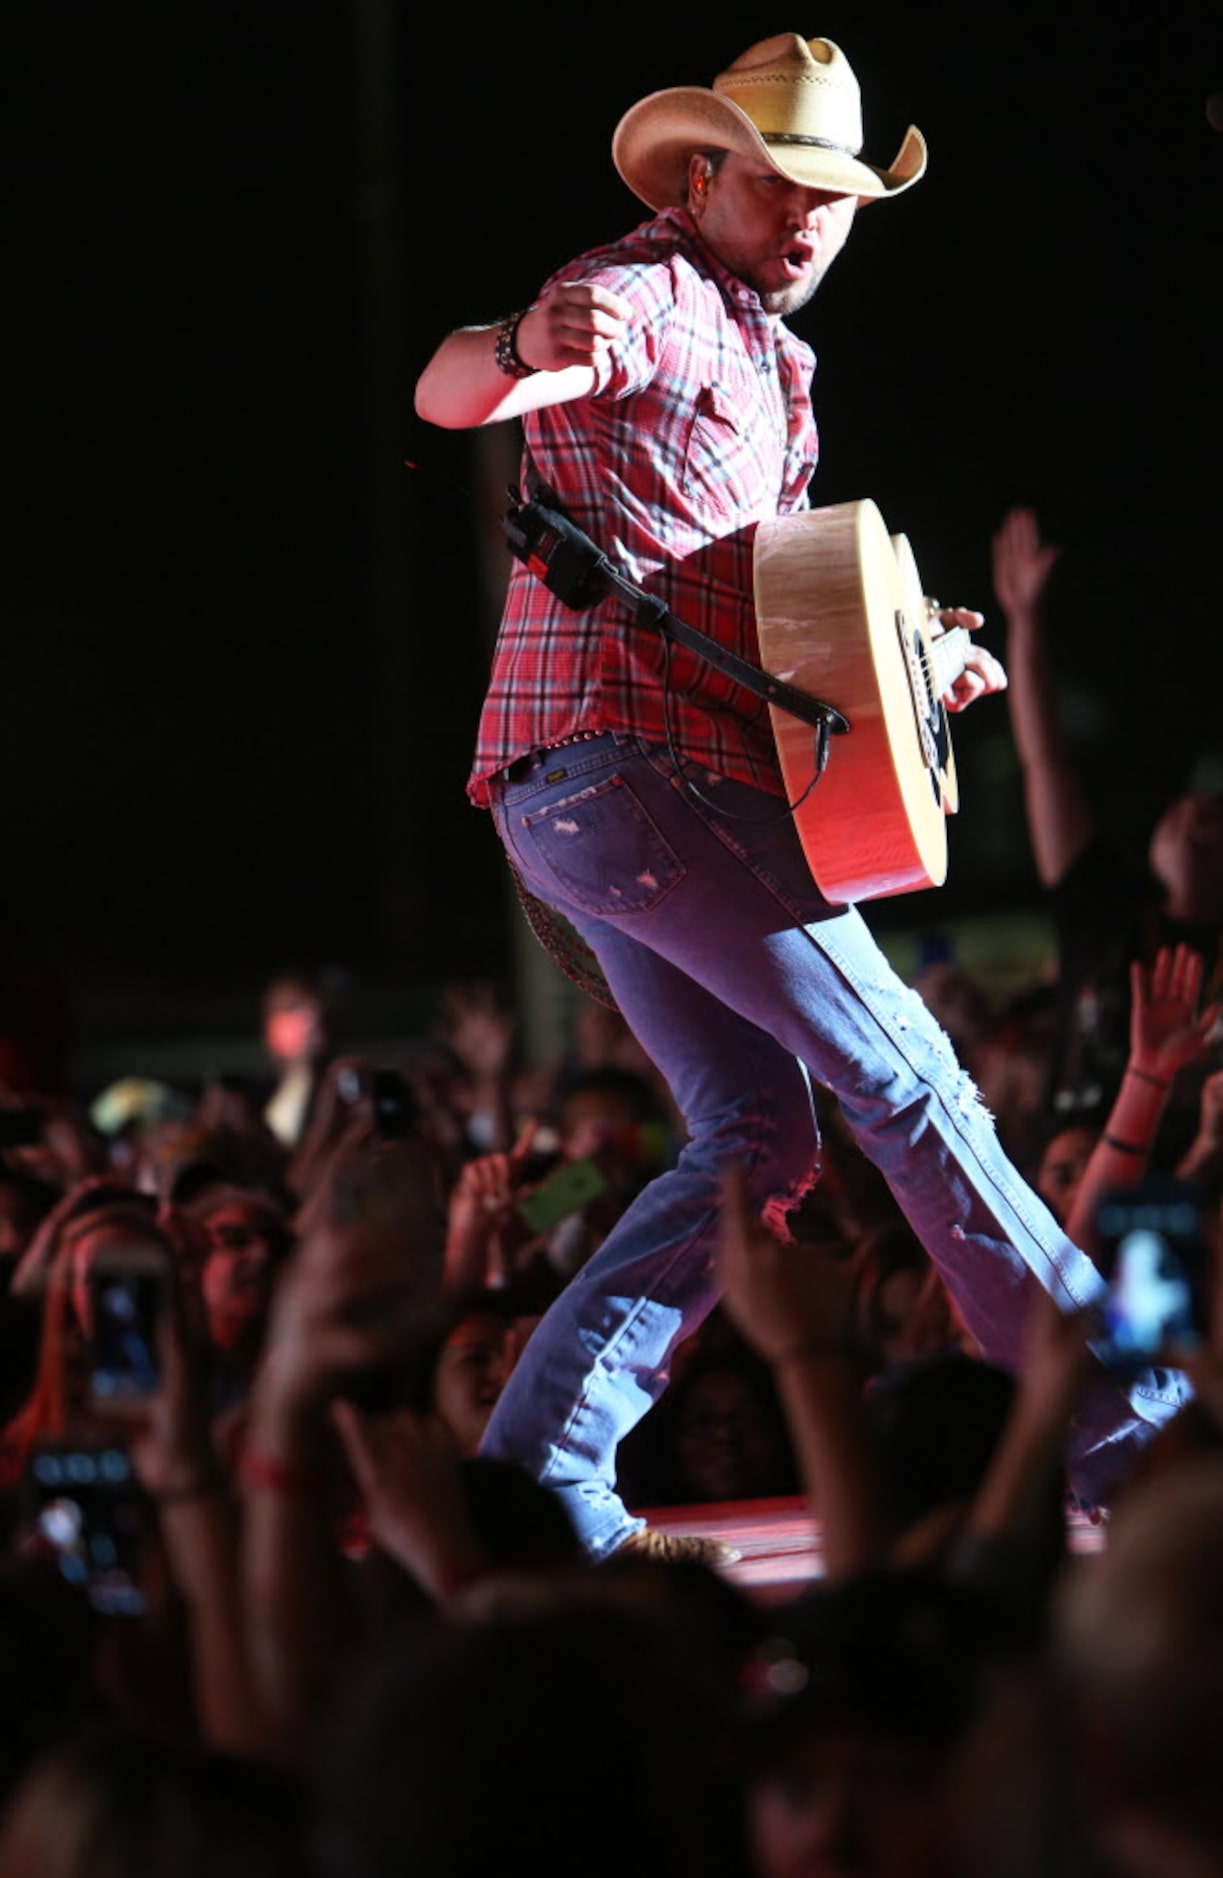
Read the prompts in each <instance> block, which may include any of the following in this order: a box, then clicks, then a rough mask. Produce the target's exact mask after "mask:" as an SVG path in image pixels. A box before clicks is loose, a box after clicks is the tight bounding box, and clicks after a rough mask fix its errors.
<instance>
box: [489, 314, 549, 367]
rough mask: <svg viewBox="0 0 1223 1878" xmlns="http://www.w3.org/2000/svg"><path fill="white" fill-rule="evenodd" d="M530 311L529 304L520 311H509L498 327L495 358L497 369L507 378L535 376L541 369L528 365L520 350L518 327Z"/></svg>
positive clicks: (494, 345)
mask: <svg viewBox="0 0 1223 1878" xmlns="http://www.w3.org/2000/svg"><path fill="white" fill-rule="evenodd" d="M530 311H531V308H530V307H529V306H524V307H523V309H522V311H521V312H520V313H507V314H506V316H505V318H504V319H503V320H502V321H501V324H500V325H499V326H498V328H497V337H496V339H495V341H494V343H493V358H494V359H495V360H496V363H497V370H498V371H499V372H504V373H505V375H506V377H507V378H533V377H534V376H535V373H536V372H537V371H538V369H539V368H538V366H535V365H528V364H527V362H526V360H525V359H524V358H523V356H522V354H521V353H520V352H519V350H518V328H519V327H520V326H521V325H522V322H523V320H524V319H525V318H526V316H527V314H528V313H529V312H530Z"/></svg>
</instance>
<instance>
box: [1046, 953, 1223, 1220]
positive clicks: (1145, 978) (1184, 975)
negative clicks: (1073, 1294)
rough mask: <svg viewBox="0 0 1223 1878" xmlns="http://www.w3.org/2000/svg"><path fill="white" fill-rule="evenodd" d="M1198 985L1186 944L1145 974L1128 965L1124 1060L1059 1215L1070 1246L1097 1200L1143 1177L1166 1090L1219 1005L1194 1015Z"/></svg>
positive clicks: (1198, 1052)
mask: <svg viewBox="0 0 1223 1878" xmlns="http://www.w3.org/2000/svg"><path fill="white" fill-rule="evenodd" d="M1202 979H1203V962H1202V956H1201V954H1200V953H1199V952H1196V951H1194V949H1193V948H1192V947H1191V946H1187V945H1178V946H1162V947H1161V948H1160V950H1159V951H1158V952H1157V953H1156V955H1155V958H1154V960H1153V962H1152V964H1151V965H1150V966H1149V967H1148V966H1145V965H1143V964H1142V963H1141V962H1140V961H1139V960H1134V961H1132V962H1131V965H1130V1048H1129V1055H1128V1057H1127V1059H1126V1065H1125V1073H1124V1076H1123V1077H1122V1080H1121V1086H1120V1088H1119V1090H1118V1092H1117V1097H1116V1100H1115V1101H1114V1103H1113V1106H1112V1108H1111V1110H1110V1111H1109V1115H1108V1120H1107V1121H1106V1122H1105V1124H1104V1130H1103V1133H1102V1134H1101V1135H1100V1137H1099V1139H1098V1140H1097V1142H1096V1145H1095V1147H1094V1148H1093V1149H1092V1152H1091V1156H1090V1158H1089V1160H1088V1162H1087V1166H1086V1168H1085V1169H1084V1172H1083V1177H1082V1179H1081V1180H1080V1182H1079V1185H1078V1188H1077V1190H1076V1192H1075V1196H1074V1200H1073V1202H1072V1204H1071V1206H1070V1208H1069V1211H1068V1213H1067V1216H1066V1231H1067V1233H1068V1234H1069V1236H1070V1237H1071V1238H1072V1239H1073V1240H1074V1241H1075V1243H1076V1245H1082V1246H1084V1247H1086V1248H1087V1249H1088V1250H1090V1249H1091V1247H1092V1244H1093V1240H1094V1226H1093V1222H1094V1219H1095V1213H1096V1208H1097V1207H1098V1205H1099V1202H1100V1197H1101V1195H1102V1194H1103V1193H1105V1192H1106V1191H1108V1189H1109V1188H1115V1187H1128V1186H1132V1185H1133V1184H1134V1182H1135V1181H1137V1180H1140V1179H1141V1178H1142V1176H1143V1175H1144V1174H1145V1173H1146V1171H1147V1169H1148V1167H1149V1165H1150V1161H1151V1155H1152V1150H1153V1148H1154V1146H1155V1140H1156V1134H1157V1131H1158V1128H1159V1123H1160V1119H1161V1117H1162V1115H1163V1112H1164V1109H1165V1107H1166V1105H1167V1101H1168V1097H1169V1094H1170V1092H1171V1090H1172V1086H1173V1084H1174V1082H1175V1081H1176V1078H1177V1076H1178V1075H1179V1074H1180V1072H1181V1070H1183V1069H1185V1068H1186V1067H1187V1066H1188V1065H1189V1064H1191V1063H1195V1062H1197V1061H1198V1060H1199V1059H1200V1058H1201V1057H1202V1055H1203V1054H1204V1052H1205V1050H1206V1048H1207V1040H1208V1038H1209V1037H1210V1035H1211V1033H1212V1031H1213V1030H1214V1028H1215V1026H1216V1024H1217V1023H1218V1018H1219V1006H1218V1005H1216V1004H1212V1005H1210V1006H1208V1007H1207V1008H1206V1009H1205V1010H1203V1009H1201V1008H1200V1006H1201V994H1202Z"/></svg>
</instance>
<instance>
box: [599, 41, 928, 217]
mask: <svg viewBox="0 0 1223 1878" xmlns="http://www.w3.org/2000/svg"><path fill="white" fill-rule="evenodd" d="M861 148H862V102H861V95H860V93H859V90H858V81H857V79H856V78H855V77H854V74H853V68H852V67H851V65H850V63H849V60H848V59H847V58H846V57H845V54H844V53H843V52H842V51H841V49H840V47H839V46H834V45H833V43H832V41H831V40H830V39H800V38H799V36H798V34H797V33H778V34H777V35H776V36H775V37H774V38H772V39H762V40H761V41H760V43H759V45H755V46H751V47H749V49H748V50H747V51H746V52H745V53H743V54H742V56H741V57H740V58H737V59H736V60H735V62H734V64H733V65H732V66H731V67H730V68H729V70H727V71H725V72H721V73H719V75H718V77H717V78H715V79H714V81H713V88H712V90H709V91H706V90H703V89H700V88H698V87H697V86H694V85H681V86H678V87H676V88H675V89H673V90H670V91H655V92H653V93H651V95H650V96H649V97H648V98H643V99H642V100H641V102H640V103H639V104H635V105H633V107H632V109H631V110H629V111H626V112H625V114H624V116H623V117H622V118H621V120H620V122H619V124H618V125H617V126H616V133H615V136H614V137H613V138H612V159H613V161H614V162H615V165H616V168H617V169H618V170H619V172H620V174H621V176H622V177H623V178H624V180H625V182H626V183H627V184H628V186H629V188H630V189H631V190H632V191H633V194H634V195H636V196H640V197H641V200H642V201H643V202H647V203H648V204H649V205H650V207H651V208H652V209H667V208H675V207H677V206H678V205H679V204H680V203H681V202H682V201H683V199H684V188H685V185H686V182H687V176H688V161H689V158H690V157H691V156H692V155H693V153H694V152H695V151H697V150H736V151H738V152H739V153H740V155H742V156H747V157H755V158H758V159H759V160H760V161H761V162H763V163H766V164H768V166H769V168H770V169H774V170H777V171H778V172H779V173H780V174H781V175H782V176H787V177H789V179H790V181H791V182H795V183H805V184H807V185H808V186H809V187H810V188H813V189H835V190H838V191H841V192H842V193H844V194H845V195H854V196H859V197H861V198H862V199H863V200H864V201H872V200H874V199H876V198H878V197H881V196H895V195H899V194H900V192H901V190H903V189H908V188H909V187H910V186H911V185H912V184H913V183H915V182H916V181H917V179H918V177H919V176H921V175H922V173H923V171H924V170H925V167H926V140H925V138H924V137H923V136H922V134H921V132H920V131H919V130H917V129H916V128H915V127H914V126H913V125H910V126H909V128H908V130H907V131H906V132H905V137H904V142H903V143H902V144H901V146H900V151H899V154H898V155H897V157H896V160H895V162H894V163H893V164H892V167H891V168H890V169H886V170H883V169H876V168H875V166H874V165H873V164H870V163H864V162H862V161H861V159H860V157H859V154H858V153H859V151H860V150H861Z"/></svg>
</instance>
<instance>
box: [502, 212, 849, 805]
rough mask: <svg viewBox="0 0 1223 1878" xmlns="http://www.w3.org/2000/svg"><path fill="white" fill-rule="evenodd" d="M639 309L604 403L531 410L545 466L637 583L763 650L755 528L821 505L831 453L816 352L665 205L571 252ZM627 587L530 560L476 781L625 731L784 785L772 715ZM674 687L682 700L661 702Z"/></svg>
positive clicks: (766, 784)
mask: <svg viewBox="0 0 1223 1878" xmlns="http://www.w3.org/2000/svg"><path fill="white" fill-rule="evenodd" d="M555 278H556V279H558V280H597V281H598V282H599V283H600V285H601V286H604V287H608V288H610V289H611V290H612V292H614V293H617V294H620V295H622V296H623V297H624V298H625V299H626V300H628V301H629V302H630V303H631V305H632V307H633V315H632V318H631V319H630V321H629V322H628V326H627V329H626V332H625V335H624V337H623V338H622V339H621V340H620V342H619V343H618V344H617V346H616V349H615V352H614V354H613V355H612V357H611V358H610V359H609V360H608V361H607V362H606V363H605V364H603V365H601V366H600V367H599V368H598V373H597V383H596V385H595V387H594V389H593V391H592V392H591V393H590V395H589V396H587V397H584V398H576V399H573V400H572V401H571V402H569V403H567V404H558V405H553V406H551V407H549V408H548V409H546V410H543V411H537V412H533V413H531V414H530V415H529V416H528V417H526V418H525V419H524V421H523V428H524V432H525V436H526V442H527V448H528V451H529V455H530V459H531V461H532V462H533V463H534V466H535V469H536V471H537V472H538V474H539V475H540V476H542V477H543V479H544V481H545V482H547V483H549V484H551V486H552V488H553V489H555V490H556V492H557V494H558V495H559V496H560V497H561V499H562V501H563V502H564V504H565V506H566V508H567V509H568V510H569V513H570V514H571V515H572V517H573V519H574V521H575V522H577V523H578V525H579V527H581V528H583V529H585V531H586V533H587V534H588V535H590V536H591V537H592V539H593V540H594V541H596V542H597V543H598V544H599V546H600V547H601V548H603V549H604V551H605V552H606V553H607V554H608V555H609V556H610V557H611V559H612V560H613V562H614V563H615V564H616V565H617V567H619V568H620V570H621V571H622V572H623V573H624V574H626V575H627V577H628V578H629V579H630V580H631V581H633V582H634V583H635V584H636V585H638V586H640V587H643V588H645V589H646V590H647V591H648V592H650V593H651V594H656V595H657V596H658V597H659V598H660V599H661V600H663V601H664V603H665V604H666V606H667V607H668V608H669V609H670V611H671V612H673V613H675V614H676V615H678V617H679V618H680V619H682V620H686V621H687V622H688V624H689V625H692V626H697V627H700V628H701V630H702V631H704V632H707V633H708V634H709V635H710V636H711V637H712V638H714V639H716V640H718V641H719V643H720V644H722V645H725V646H728V647H729V648H730V649H731V650H732V651H733V652H737V653H739V654H740V656H741V657H743V658H747V659H751V660H752V661H753V663H758V662H759V650H758V647H757V641H756V622H755V613H754V609H753V604H752V552H753V543H754V539H755V529H756V523H757V522H758V521H760V520H761V519H762V518H764V517H766V516H771V515H777V514H787V513H789V512H790V511H792V510H794V509H801V508H805V507H806V505H807V484H808V482H809V481H810V479H811V474H812V472H813V470H814V468H815V461H816V454H817V446H816V432H815V422H814V419H813V417H812V413H811V398H810V391H809V387H810V381H811V374H812V371H813V369H814V365H815V356H814V354H813V353H812V351H811V349H810V347H809V346H806V345H804V344H803V342H802V341H801V340H800V339H797V338H795V336H794V334H793V333H791V332H790V331H788V329H787V328H786V327H785V326H784V325H782V324H781V323H780V322H778V321H774V320H771V319H770V318H769V317H768V315H767V314H766V313H765V312H764V309H763V308H762V307H761V305H760V301H759V298H758V297H757V295H756V293H755V290H754V289H753V288H751V287H748V286H747V285H746V284H745V283H744V282H743V281H741V280H739V279H738V278H737V277H736V276H735V275H733V274H731V273H729V272H728V271H727V269H726V268H724V267H723V266H722V265H721V264H720V262H718V261H717V260H715V258H714V257H713V255H712V254H710V253H709V251H708V249H707V248H705V247H704V246H703V244H702V243H701V242H700V241H699V239H698V238H697V236H696V231H695V228H694V226H693V223H692V222H691V220H690V219H689V217H688V216H687V215H686V214H685V213H684V212H683V210H680V209H668V210H665V211H664V213H663V214H661V215H659V216H657V217H656V218H655V219H654V220H653V221H651V222H645V223H643V224H642V226H641V227H640V228H637V229H635V230H634V231H633V233H632V234H631V235H629V236H627V237H626V239H625V240H623V241H621V242H618V243H616V244H615V245H614V246H612V247H607V248H599V249H595V250H593V251H592V252H591V253H589V254H586V255H583V256H581V257H580V258H579V259H578V260H577V261H574V262H572V263H570V264H569V265H568V266H566V267H565V268H563V269H562V270H561V271H560V273H559V274H557V275H556V276H555ZM670 667H671V669H670V677H669V681H667V683H666V689H665V694H664V676H665V675H664V666H663V642H662V640H661V639H660V638H659V636H658V634H657V633H656V632H653V631H652V630H651V629H650V628H649V627H645V626H639V625H638V624H636V622H635V620H634V618H633V616H632V612H631V609H630V608H629V607H628V606H627V605H626V604H625V603H624V602H623V601H621V600H619V599H617V598H616V597H615V596H614V595H611V596H609V597H608V598H607V599H605V600H603V601H601V602H600V604H599V605H597V606H594V607H589V608H587V609H586V610H585V611H584V612H574V611H572V610H571V609H570V608H568V607H566V606H563V605H562V603H561V602H560V601H559V600H557V599H556V598H554V596H553V595H552V594H550V593H549V592H548V589H547V588H546V587H545V586H544V585H543V584H542V582H540V581H539V580H537V579H536V578H535V576H534V575H533V574H531V573H529V572H528V571H527V569H526V567H525V566H523V564H522V563H521V562H517V561H516V562H515V563H514V565H513V570H512V572H511V575H510V585H509V592H508V595H507V597H506V604H505V612H504V614H503V616H502V621H501V632H500V636H499V638H498V640H497V648H496V652H495V654H494V657H493V670H492V677H491V681H490V684H489V690H488V694H487V697H486V699H485V703H484V710H483V714H482V716H481V719H480V728H479V734H478V739H477V748H476V756H475V763H474V767H473V770H472V775H471V780H470V782H469V785H468V791H469V794H470V795H471V798H472V800H473V801H474V802H477V803H479V804H481V805H483V804H486V803H487V801H488V790H487V780H488V778H489V777H490V776H491V775H493V774H494V773H495V772H496V771H498V770H500V769H504V768H505V767H506V766H507V765H508V764H510V763H512V762H513V761H514V760H515V758H517V757H519V756H523V755H525V754H526V753H527V752H528V751H531V750H535V749H539V748H541V747H542V746H544V745H547V744H553V743H557V742H560V741H561V740H562V739H564V738H566V737H571V736H572V735H574V733H575V732H578V731H600V730H620V731H627V732H630V733H633V734H635V735H637V736H640V737H642V738H644V739H645V740H646V741H647V742H650V743H655V744H665V743H666V741H667V724H668V720H669V722H670V724H671V727H672V733H673V736H674V739H675V743H676V747H677V748H678V749H679V750H681V751H682V752H683V753H684V754H685V755H686V756H688V757H692V758H694V759H695V760H696V761H697V762H699V763H701V764H703V765H704V766H705V767H706V768H708V769H710V770H713V771H716V772H717V773H718V774H720V775H723V776H729V777H733V778H734V779H736V780H738V781H740V782H748V783H754V784H755V785H756V786H757V787H758V788H763V789H768V790H770V791H772V792H773V793H774V794H780V793H782V786H781V780H780V775H779V771H778V768H777V758H776V751H775V746H774V742H773V733H772V728H771V724H770V720H769V715H768V707H767V705H765V704H764V703H763V702H762V701H761V700H760V699H758V698H755V697H753V696H752V695H751V693H750V692H747V691H745V690H744V689H743V687H742V686H741V685H738V684H736V683H735V681H734V680H733V679H729V678H725V677H723V676H722V675H721V674H720V673H718V672H716V671H714V670H713V668H712V667H711V666H709V665H708V664H707V663H706V662H705V661H704V660H703V659H699V658H697V657H696V656H695V655H694V654H692V653H689V652H686V651H684V650H683V649H682V648H680V647H675V648H673V649H672V652H671V658H670ZM664 696H665V698H666V702H664Z"/></svg>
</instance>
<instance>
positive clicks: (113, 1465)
mask: <svg viewBox="0 0 1223 1878" xmlns="http://www.w3.org/2000/svg"><path fill="white" fill-rule="evenodd" d="M26 1490H27V1497H28V1501H29V1515H30V1520H31V1523H32V1525H33V1528H34V1531H35V1533H36V1535H37V1538H38V1540H39V1542H40V1544H41V1545H42V1547H43V1548H44V1550H45V1551H46V1552H47V1553H48V1554H49V1555H50V1556H51V1557H52V1558H53V1559H54V1560H55V1563H56V1565H57V1567H58V1569H59V1572H60V1575H61V1576H62V1577H63V1578H65V1579H66V1580H67V1582H68V1583H69V1584H71V1585H77V1586H79V1587H80V1588H81V1589H82V1590H83V1591H85V1592H86V1594H87V1595H88V1598H89V1602H90V1603H91V1604H92V1605H93V1607H94V1609H95V1610H96V1611H101V1612H104V1613H105V1614H106V1615H108V1616H118V1617H139V1616H140V1615H141V1614H142V1613H143V1612H144V1611H145V1610H146V1608H147V1599H146V1596H145V1593H144V1591H143V1589H142V1587H141V1567H142V1561H143V1558H144V1550H145V1541H146V1537H147V1532H148V1525H147V1501H146V1499H145V1496H144V1493H143V1491H142V1489H141V1487H140V1484H139V1482H138V1481H137V1479H136V1477H135V1474H134V1473H133V1471H132V1464H131V1461H130V1459H129V1457H128V1455H127V1453H126V1451H125V1450H124V1449H123V1448H122V1447H121V1446H118V1445H117V1444H115V1443H107V1444H102V1445H97V1446H94V1445H91V1444H89V1443H86V1442H81V1443H73V1442H71V1441H63V1442H57V1443H45V1444H42V1445H40V1446H39V1447H36V1448H35V1449H34V1452H33V1453H32V1454H31V1456H30V1460H29V1464H28V1467H27V1470H26Z"/></svg>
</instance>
